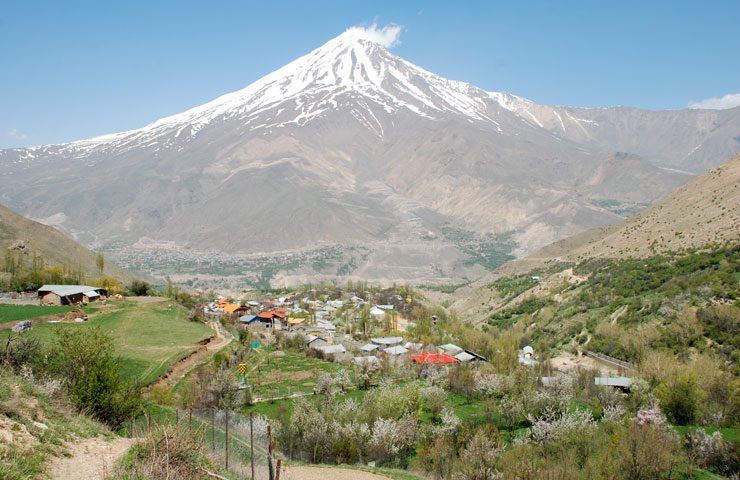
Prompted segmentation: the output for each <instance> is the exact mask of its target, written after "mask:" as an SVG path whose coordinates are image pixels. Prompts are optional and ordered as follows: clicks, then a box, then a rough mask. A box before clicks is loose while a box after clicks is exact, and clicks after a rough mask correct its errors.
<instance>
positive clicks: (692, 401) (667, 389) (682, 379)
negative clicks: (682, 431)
mask: <svg viewBox="0 0 740 480" xmlns="http://www.w3.org/2000/svg"><path fill="white" fill-rule="evenodd" d="M657 394H658V398H659V399H660V408H661V410H662V411H663V413H665V415H666V417H668V420H669V421H670V422H671V423H674V424H677V425H690V424H692V423H694V422H695V421H696V419H697V417H698V415H699V402H700V400H701V398H702V396H703V392H702V391H701V390H700V389H699V387H698V386H697V384H696V377H694V375H693V374H691V373H684V374H681V375H680V376H679V377H678V378H677V379H676V380H675V381H673V382H670V383H663V384H661V385H660V387H659V388H658V391H657Z"/></svg>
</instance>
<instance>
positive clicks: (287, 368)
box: [247, 349, 342, 398]
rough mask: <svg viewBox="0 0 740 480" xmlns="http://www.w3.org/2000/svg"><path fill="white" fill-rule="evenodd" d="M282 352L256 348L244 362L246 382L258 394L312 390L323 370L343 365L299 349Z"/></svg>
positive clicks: (280, 393) (333, 370) (330, 370)
mask: <svg viewBox="0 0 740 480" xmlns="http://www.w3.org/2000/svg"><path fill="white" fill-rule="evenodd" d="M282 353H284V355H282V356H277V355H275V353H274V350H272V349H259V350H257V352H256V353H255V355H253V356H252V357H251V358H250V360H249V361H248V362H247V365H248V369H249V373H248V375H247V381H248V382H249V383H251V384H252V385H253V388H254V390H253V391H254V393H255V394H256V395H257V396H258V397H262V398H266V397H267V398H274V397H284V396H288V395H293V394H296V393H311V392H313V389H314V387H315V386H316V382H317V381H318V379H319V377H320V376H321V374H322V373H323V372H329V373H334V372H336V371H337V370H339V369H340V368H342V366H341V365H337V364H336V363H331V362H327V361H325V360H320V359H318V358H309V357H306V356H305V354H303V353H302V352H292V351H286V352H282Z"/></svg>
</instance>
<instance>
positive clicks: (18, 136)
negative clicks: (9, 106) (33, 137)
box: [8, 128, 26, 140]
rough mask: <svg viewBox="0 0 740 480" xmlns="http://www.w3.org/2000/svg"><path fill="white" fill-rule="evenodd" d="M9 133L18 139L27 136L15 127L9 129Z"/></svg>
mask: <svg viewBox="0 0 740 480" xmlns="http://www.w3.org/2000/svg"><path fill="white" fill-rule="evenodd" d="M8 135H9V136H11V137H13V138H15V139H16V140H23V139H25V138H26V134H25V133H23V132H19V131H18V130H17V129H15V128H11V129H10V130H8Z"/></svg>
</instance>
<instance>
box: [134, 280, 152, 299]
mask: <svg viewBox="0 0 740 480" xmlns="http://www.w3.org/2000/svg"><path fill="white" fill-rule="evenodd" d="M128 291H129V293H130V294H131V295H134V296H137V297H145V296H147V295H149V294H150V293H152V286H151V285H149V284H148V283H147V282H145V281H143V280H132V281H131V283H130V284H129V286H128Z"/></svg>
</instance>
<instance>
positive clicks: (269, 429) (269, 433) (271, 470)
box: [267, 425, 275, 480]
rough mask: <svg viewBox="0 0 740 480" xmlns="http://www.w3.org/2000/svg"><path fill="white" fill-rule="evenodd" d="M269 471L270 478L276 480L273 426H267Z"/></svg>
mask: <svg viewBox="0 0 740 480" xmlns="http://www.w3.org/2000/svg"><path fill="white" fill-rule="evenodd" d="M267 473H268V475H269V478H270V480H275V469H274V467H273V466H272V426H271V425H268V426H267Z"/></svg>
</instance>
